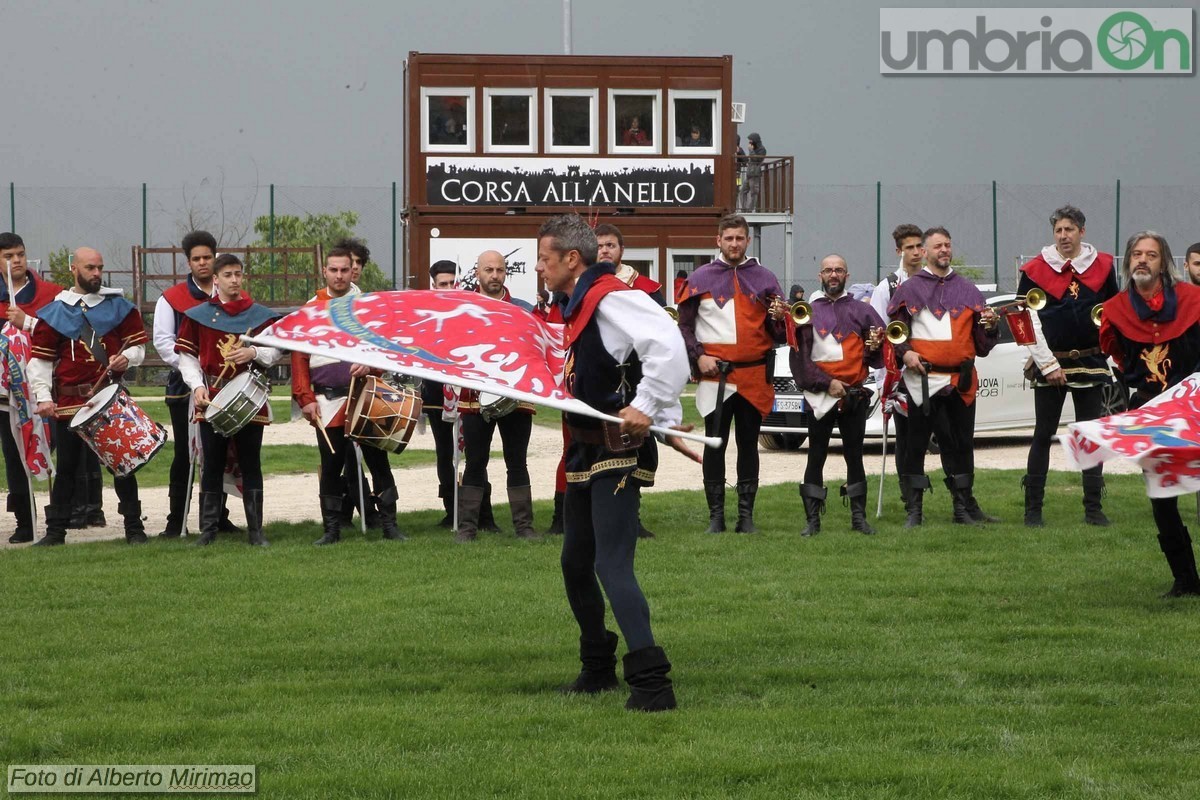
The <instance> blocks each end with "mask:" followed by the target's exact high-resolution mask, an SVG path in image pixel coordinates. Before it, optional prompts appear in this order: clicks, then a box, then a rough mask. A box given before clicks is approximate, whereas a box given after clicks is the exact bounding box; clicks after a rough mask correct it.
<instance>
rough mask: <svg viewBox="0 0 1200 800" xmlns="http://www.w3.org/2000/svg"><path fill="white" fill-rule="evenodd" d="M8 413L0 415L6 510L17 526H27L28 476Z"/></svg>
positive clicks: (0, 448) (30, 515) (30, 516)
mask: <svg viewBox="0 0 1200 800" xmlns="http://www.w3.org/2000/svg"><path fill="white" fill-rule="evenodd" d="M6 408H7V407H6ZM10 413H12V412H11V411H4V412H2V413H0V450H3V452H4V474H5V476H7V478H8V510H9V511H11V512H13V514H14V515H15V516H16V518H17V522H18V524H29V523H30V522H31V519H32V514H33V512H32V511H31V510H30V508H29V476H28V475H26V474H25V461H24V459H23V458H22V457H21V448H19V447H18V446H17V440H16V439H14V438H13V433H12V428H11V427H10V426H9V416H8V415H9V414H10ZM38 419H40V417H39V418H38Z"/></svg>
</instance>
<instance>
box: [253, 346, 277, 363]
mask: <svg viewBox="0 0 1200 800" xmlns="http://www.w3.org/2000/svg"><path fill="white" fill-rule="evenodd" d="M250 346H251V347H253V348H254V360H255V361H257V362H258V363H259V364H262V365H263V366H264V367H269V366H271V365H272V364H274V363H275V362H276V361H278V360H279V357H280V356H281V355H283V351H282V350H280V349H279V348H278V347H266V346H264V345H261V344H252V345H250Z"/></svg>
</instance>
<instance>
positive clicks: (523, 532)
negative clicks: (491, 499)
mask: <svg viewBox="0 0 1200 800" xmlns="http://www.w3.org/2000/svg"><path fill="white" fill-rule="evenodd" d="M508 509H509V511H511V512H512V521H513V533H514V534H516V537H517V538H518V539H524V540H526V541H529V542H540V541H541V540H542V537H541V536H538V533H537V531H535V530H534V529H533V493H532V490H531V489H530V487H528V486H510V487H508Z"/></svg>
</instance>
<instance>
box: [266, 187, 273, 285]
mask: <svg viewBox="0 0 1200 800" xmlns="http://www.w3.org/2000/svg"><path fill="white" fill-rule="evenodd" d="M270 215H271V216H270V220H269V224H268V228H267V246H268V247H270V248H271V282H270V286H271V299H272V300H274V299H275V184H273V183H272V184H271V207H270Z"/></svg>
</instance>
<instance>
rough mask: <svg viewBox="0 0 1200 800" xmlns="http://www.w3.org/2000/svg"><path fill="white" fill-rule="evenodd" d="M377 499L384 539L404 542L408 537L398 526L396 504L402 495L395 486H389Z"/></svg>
mask: <svg viewBox="0 0 1200 800" xmlns="http://www.w3.org/2000/svg"><path fill="white" fill-rule="evenodd" d="M376 499H377V500H378V502H379V527H380V529H381V530H382V531H383V538H384V539H390V540H391V541H393V542H403V541H404V540H405V539H407V538H408V537H407V536H405V535H404V534H403V533H401V532H400V528H399V526H397V525H396V503H398V502H399V501H400V493H399V492H397V491H396V487H395V486H389V487H388V488H387V489H384V490H383V494H381V495H379V497H378V498H376Z"/></svg>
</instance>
